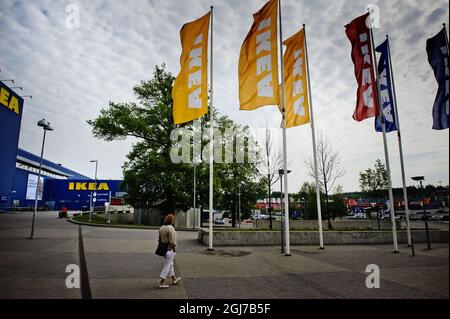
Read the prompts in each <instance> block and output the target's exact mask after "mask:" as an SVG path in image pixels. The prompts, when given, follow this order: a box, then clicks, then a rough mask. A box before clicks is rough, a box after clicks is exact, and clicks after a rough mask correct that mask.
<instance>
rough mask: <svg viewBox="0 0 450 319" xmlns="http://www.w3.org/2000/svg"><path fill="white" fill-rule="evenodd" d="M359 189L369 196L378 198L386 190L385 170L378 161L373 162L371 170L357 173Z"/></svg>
mask: <svg viewBox="0 0 450 319" xmlns="http://www.w3.org/2000/svg"><path fill="white" fill-rule="evenodd" d="M359 188H360V189H361V191H362V192H364V193H366V194H368V195H369V196H380V195H381V194H382V192H383V191H385V190H386V189H387V188H388V180H387V170H386V167H385V166H384V164H383V162H382V161H381V160H380V159H377V160H376V161H375V165H374V168H373V169H372V168H368V169H366V170H365V171H363V172H360V173H359Z"/></svg>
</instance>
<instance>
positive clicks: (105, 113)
mask: <svg viewBox="0 0 450 319" xmlns="http://www.w3.org/2000/svg"><path fill="white" fill-rule="evenodd" d="M173 80H174V77H173V76H172V74H171V73H169V72H167V71H166V68H165V65H164V64H163V65H161V66H156V67H155V69H154V72H153V77H152V78H151V79H150V80H148V81H142V82H141V83H140V84H139V85H137V86H135V87H134V88H133V91H134V93H135V95H136V97H137V102H128V103H116V102H110V103H109V106H108V107H106V108H103V109H102V110H101V111H100V115H99V116H98V117H97V118H95V119H93V120H88V121H87V122H88V123H89V124H90V125H91V126H92V131H93V134H94V136H95V137H97V138H100V139H104V140H106V141H113V140H121V139H126V138H128V137H134V138H136V139H137V142H136V143H134V144H133V146H132V150H131V151H130V153H129V154H128V155H127V161H126V162H125V163H124V165H123V176H124V182H123V183H122V185H123V186H124V187H125V189H126V191H127V193H128V200H129V201H130V202H131V203H132V204H133V205H136V206H138V207H154V206H159V207H160V208H161V209H163V210H164V211H173V210H174V209H176V208H181V209H183V210H186V209H188V208H189V207H190V206H192V202H193V199H192V194H193V179H194V178H193V174H194V169H193V165H192V163H173V162H172V160H171V158H170V152H171V149H172V148H173V146H174V144H175V142H174V141H173V140H172V139H171V132H172V130H173V129H175V128H176V127H179V126H176V125H174V124H173V118H172V107H173V101H172V83H173ZM214 114H215V115H214V117H215V122H216V125H215V127H216V128H218V129H219V130H220V131H221V132H224V131H225V129H226V128H230V127H232V128H233V129H235V130H236V131H237V132H238V133H240V134H246V133H247V130H248V128H246V127H242V126H240V125H238V124H236V123H234V122H233V121H232V120H230V119H229V118H227V117H226V116H219V114H218V113H217V112H216V111H215V110H214ZM208 121H209V119H208V116H204V117H203V118H202V119H201V121H200V122H201V129H202V131H203V130H205V129H207V123H208ZM182 126H183V127H185V128H187V129H189V130H191V131H192V130H194V127H193V125H192V122H191V123H187V124H184V125H182ZM201 143H202V149H203V147H204V146H205V144H206V143H207V141H203V140H202V141H201ZM222 144H223V143H222ZM222 146H223V145H222ZM191 147H192V146H191ZM233 153H235V152H233ZM256 165H257V164H256V163H248V162H246V163H242V164H241V163H239V164H237V163H232V164H226V163H217V164H214V181H213V182H214V199H215V205H214V206H215V208H217V209H230V210H232V211H233V210H234V212H236V209H235V208H234V207H235V205H234V203H236V198H237V196H238V195H237V192H238V185H239V184H238V182H240V183H242V184H241V207H242V212H243V213H244V212H245V214H249V210H250V207H252V205H254V203H255V202H256V199H257V197H259V196H260V193H261V188H260V181H259V180H258V175H257V170H256ZM196 171H197V176H196V177H197V195H198V205H200V206H202V207H207V206H208V202H209V164H208V161H206V163H205V162H200V163H198V164H197V167H196ZM230 199H232V200H233V201H230ZM230 203H232V204H233V205H231V204H230Z"/></svg>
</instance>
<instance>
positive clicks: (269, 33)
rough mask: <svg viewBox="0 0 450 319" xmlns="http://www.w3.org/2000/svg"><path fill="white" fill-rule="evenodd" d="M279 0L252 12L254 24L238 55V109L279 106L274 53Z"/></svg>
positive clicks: (276, 62) (276, 64)
mask: <svg viewBox="0 0 450 319" xmlns="http://www.w3.org/2000/svg"><path fill="white" fill-rule="evenodd" d="M277 7H278V0H270V1H269V2H267V3H266V4H265V5H264V7H262V8H261V9H260V10H259V11H258V12H257V13H255V14H254V15H253V25H252V27H251V29H250V31H249V33H248V34H247V37H246V38H245V40H244V43H243V44H242V47H241V52H240V55H239V104H240V109H241V110H254V109H257V108H259V107H261V106H264V105H279V103H280V97H279V85H278V55H277Z"/></svg>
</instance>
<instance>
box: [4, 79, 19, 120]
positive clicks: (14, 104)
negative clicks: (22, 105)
mask: <svg viewBox="0 0 450 319" xmlns="http://www.w3.org/2000/svg"><path fill="white" fill-rule="evenodd" d="M2 84H3V83H2ZM0 104H1V105H3V106H4V107H6V108H8V109H10V110H11V111H13V112H14V113H16V114H19V99H18V98H17V97H16V96H15V95H13V94H11V92H10V91H9V90H8V88H7V87H4V86H3V85H2V86H1V88H0Z"/></svg>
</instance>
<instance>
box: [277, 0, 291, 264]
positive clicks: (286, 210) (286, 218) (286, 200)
mask: <svg viewBox="0 0 450 319" xmlns="http://www.w3.org/2000/svg"><path fill="white" fill-rule="evenodd" d="M278 23H279V25H280V58H281V111H282V117H283V172H284V231H285V241H286V254H285V255H286V256H290V255H291V245H290V240H289V191H288V171H287V150H286V144H287V143H286V109H285V108H284V67H283V63H284V61H283V44H282V42H283V29H282V23H281V0H278Z"/></svg>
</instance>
